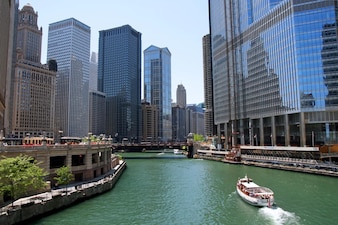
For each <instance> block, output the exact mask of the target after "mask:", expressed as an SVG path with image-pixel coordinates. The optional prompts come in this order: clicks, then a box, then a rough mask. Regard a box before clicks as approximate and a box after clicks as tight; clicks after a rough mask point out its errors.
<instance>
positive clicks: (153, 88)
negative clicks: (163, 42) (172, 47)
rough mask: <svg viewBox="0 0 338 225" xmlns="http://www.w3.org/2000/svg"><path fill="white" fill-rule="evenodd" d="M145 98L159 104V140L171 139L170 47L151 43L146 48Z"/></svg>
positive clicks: (152, 103) (153, 103)
mask: <svg viewBox="0 0 338 225" xmlns="http://www.w3.org/2000/svg"><path fill="white" fill-rule="evenodd" d="M144 99H145V101H146V102H149V103H150V104H151V105H156V106H158V111H159V119H158V126H159V128H158V140H159V141H168V140H171V139H172V129H171V128H172V122H171V115H172V114H171V53H170V51H169V49H168V48H158V47H156V46H153V45H151V46H150V47H148V48H147V49H146V50H144Z"/></svg>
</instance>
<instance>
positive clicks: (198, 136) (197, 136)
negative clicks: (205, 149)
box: [194, 134, 204, 141]
mask: <svg viewBox="0 0 338 225" xmlns="http://www.w3.org/2000/svg"><path fill="white" fill-rule="evenodd" d="M194 141H204V136H203V135H201V134H194Z"/></svg>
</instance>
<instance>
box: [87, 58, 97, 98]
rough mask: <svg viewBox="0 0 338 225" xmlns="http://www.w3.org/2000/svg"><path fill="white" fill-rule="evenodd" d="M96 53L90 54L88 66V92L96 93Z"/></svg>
mask: <svg viewBox="0 0 338 225" xmlns="http://www.w3.org/2000/svg"><path fill="white" fill-rule="evenodd" d="M97 66H98V65H97V53H96V52H92V55H91V57H90V65H89V90H93V91H97Z"/></svg>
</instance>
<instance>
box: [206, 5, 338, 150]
mask: <svg viewBox="0 0 338 225" xmlns="http://www.w3.org/2000/svg"><path fill="white" fill-rule="evenodd" d="M209 11H210V32H211V33H210V34H211V52H212V69H213V82H214V84H213V89H214V91H213V93H214V116H215V118H214V119H215V124H216V125H217V132H218V135H225V136H226V139H225V140H229V142H231V145H232V146H234V145H236V144H251V145H254V144H255V145H285V146H289V145H295V146H313V145H321V144H330V143H336V142H337V141H336V140H337V131H338V101H337V100H338V91H337V85H336V84H337V82H338V77H337V72H338V47H337V46H338V45H337V19H336V18H337V1H334V0H327V1H314V0H313V1H311V0H309V1H291V0H277V1H247V0H212V1H211V0H209Z"/></svg>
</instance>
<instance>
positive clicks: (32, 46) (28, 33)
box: [17, 4, 42, 63]
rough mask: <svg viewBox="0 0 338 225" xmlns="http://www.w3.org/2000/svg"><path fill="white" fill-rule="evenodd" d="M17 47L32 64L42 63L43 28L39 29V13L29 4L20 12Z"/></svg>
mask: <svg viewBox="0 0 338 225" xmlns="http://www.w3.org/2000/svg"><path fill="white" fill-rule="evenodd" d="M17 32H18V33H17V47H18V48H20V49H21V51H22V55H23V58H24V59H26V60H29V61H31V62H37V63H40V62H41V41H42V27H40V29H39V28H38V13H37V12H34V9H33V7H31V5H29V4H27V5H25V6H24V7H23V8H22V9H21V10H20V11H19V17H18V31H17Z"/></svg>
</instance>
